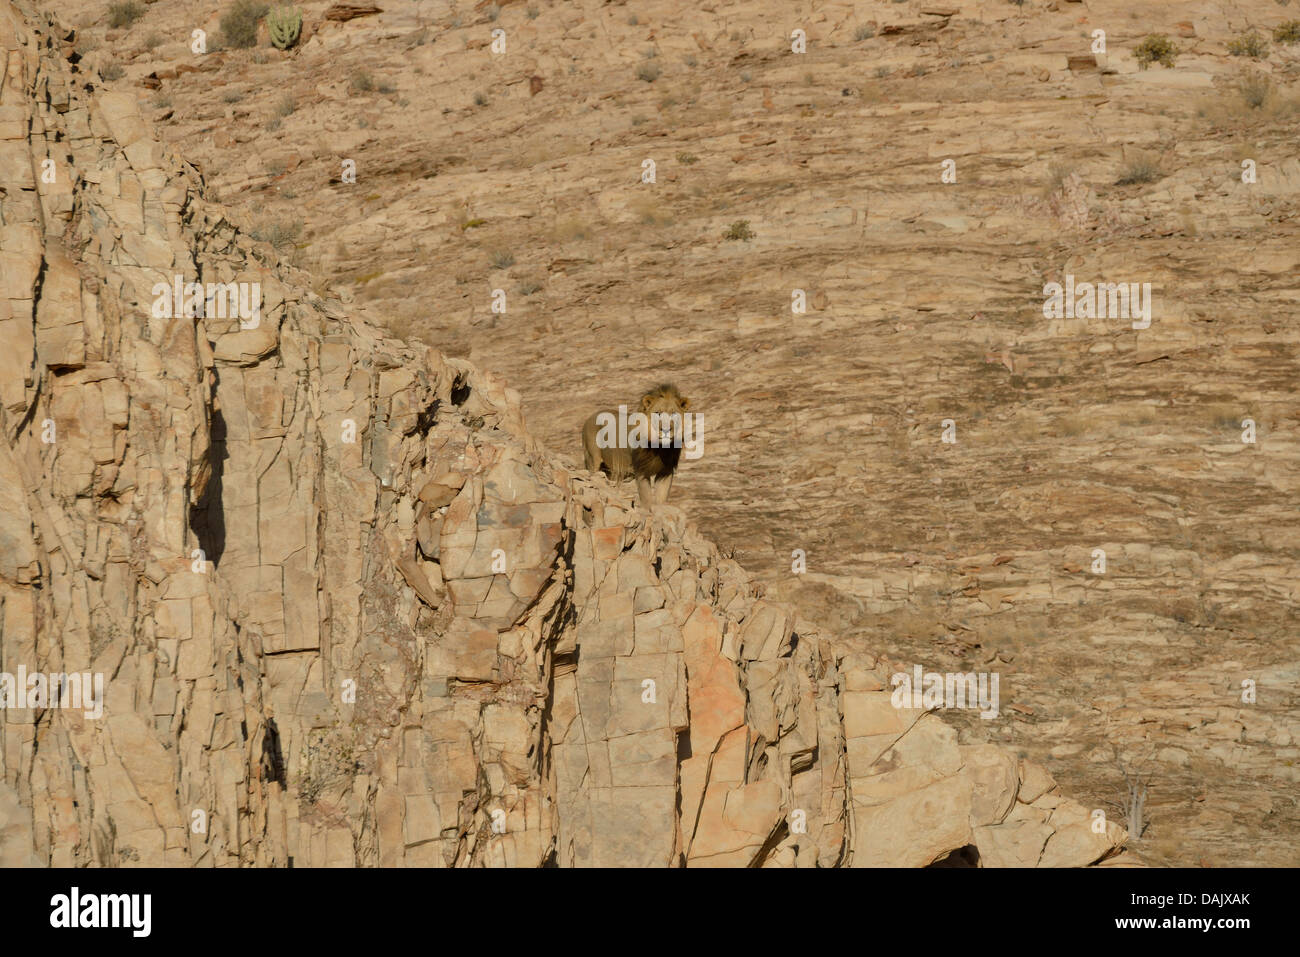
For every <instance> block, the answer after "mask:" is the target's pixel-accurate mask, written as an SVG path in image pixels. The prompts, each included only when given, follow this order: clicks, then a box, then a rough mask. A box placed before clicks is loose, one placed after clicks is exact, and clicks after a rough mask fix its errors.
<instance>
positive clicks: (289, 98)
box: [275, 93, 298, 116]
mask: <svg viewBox="0 0 1300 957" xmlns="http://www.w3.org/2000/svg"><path fill="white" fill-rule="evenodd" d="M297 108H298V104H297V103H295V102H294V99H293V94H292V93H286V94H285V95H284V96H282V97H280V99H279V101H278V102H277V103H276V104H275V115H276V116H291V115H292V114H293V111H294V110H296V109H297Z"/></svg>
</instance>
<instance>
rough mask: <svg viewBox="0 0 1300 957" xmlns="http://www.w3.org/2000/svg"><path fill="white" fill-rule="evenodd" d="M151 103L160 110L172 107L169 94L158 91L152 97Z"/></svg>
mask: <svg viewBox="0 0 1300 957" xmlns="http://www.w3.org/2000/svg"><path fill="white" fill-rule="evenodd" d="M153 105H154V106H155V107H157V108H158V109H160V110H170V109H171V108H172V97H171V94H170V93H159V94H158V95H157V96H155V97H154V98H153Z"/></svg>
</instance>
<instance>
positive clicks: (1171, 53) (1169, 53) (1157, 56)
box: [1133, 33, 1178, 70]
mask: <svg viewBox="0 0 1300 957" xmlns="http://www.w3.org/2000/svg"><path fill="white" fill-rule="evenodd" d="M1133 58H1134V59H1135V60H1137V62H1138V66H1140V67H1141V68H1142V69H1144V70H1145V69H1146V68H1147V67H1149V66H1150V65H1151V64H1152V63H1159V64H1160V65H1161V66H1163V67H1166V68H1167V69H1172V68H1173V66H1174V62H1175V60H1176V59H1177V58H1178V47H1177V46H1176V45H1175V44H1174V41H1172V40H1170V39H1169V38H1168V37H1167V36H1165V35H1164V34H1163V33H1152V34H1150V35H1148V36H1147V38H1146V39H1145V40H1143V41H1142V42H1141V43H1139V44H1138V45H1137V49H1135V50H1134V51H1133Z"/></svg>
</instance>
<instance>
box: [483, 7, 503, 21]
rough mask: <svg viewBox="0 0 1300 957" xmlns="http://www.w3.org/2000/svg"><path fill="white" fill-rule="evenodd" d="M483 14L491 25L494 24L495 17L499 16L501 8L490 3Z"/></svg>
mask: <svg viewBox="0 0 1300 957" xmlns="http://www.w3.org/2000/svg"><path fill="white" fill-rule="evenodd" d="M483 12H484V13H486V14H487V18H488V19H489V20H491V21H492V22H493V23H496V22H497V17H499V16H501V7H500V6H499V5H498V4H495V3H491V4H488V8H487V9H486V10H484V11H483Z"/></svg>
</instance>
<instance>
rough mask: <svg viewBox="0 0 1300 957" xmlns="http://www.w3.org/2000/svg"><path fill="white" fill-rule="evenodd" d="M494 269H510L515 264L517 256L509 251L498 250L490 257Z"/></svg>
mask: <svg viewBox="0 0 1300 957" xmlns="http://www.w3.org/2000/svg"><path fill="white" fill-rule="evenodd" d="M488 260H489V261H490V262H491V263H492V268H493V269H509V268H510V267H511V266H513V265H514V264H515V254H514V253H512V252H510V250H508V249H498V250H496V251H495V252H493V253H491V254H490V255H489V256H488Z"/></svg>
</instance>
